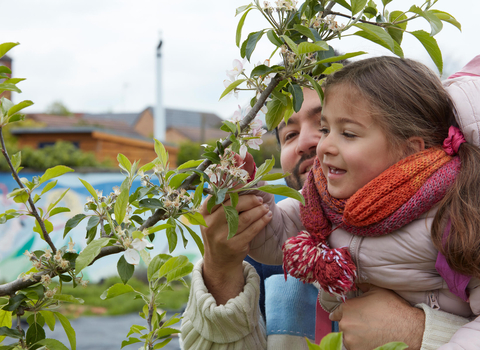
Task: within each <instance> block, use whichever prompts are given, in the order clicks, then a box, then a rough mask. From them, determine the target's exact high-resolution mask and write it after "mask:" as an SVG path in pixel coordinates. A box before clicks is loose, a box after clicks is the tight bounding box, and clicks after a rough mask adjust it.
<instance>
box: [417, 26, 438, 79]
mask: <svg viewBox="0 0 480 350" xmlns="http://www.w3.org/2000/svg"><path fill="white" fill-rule="evenodd" d="M410 34H412V35H413V36H414V37H415V38H417V39H418V40H419V41H420V43H422V45H423V47H424V48H425V50H427V52H428V54H429V55H430V57H431V59H432V61H433V63H435V65H436V66H437V68H438V71H439V72H440V74H442V72H443V59H442V52H441V51H440V48H439V47H438V44H437V41H436V40H435V38H434V37H432V36H430V34H428V33H427V32H426V31H424V30H416V31H414V32H411V33H410Z"/></svg>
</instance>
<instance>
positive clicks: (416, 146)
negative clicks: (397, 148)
mask: <svg viewBox="0 0 480 350" xmlns="http://www.w3.org/2000/svg"><path fill="white" fill-rule="evenodd" d="M407 142H408V146H409V148H410V149H412V150H414V151H415V153H417V152H420V151H423V150H425V141H424V140H423V138H421V137H420V136H412V137H410V138H409V139H408V140H407Z"/></svg>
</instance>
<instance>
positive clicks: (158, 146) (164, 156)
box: [155, 139, 168, 169]
mask: <svg viewBox="0 0 480 350" xmlns="http://www.w3.org/2000/svg"><path fill="white" fill-rule="evenodd" d="M155 153H156V154H157V156H158V159H159V160H160V163H161V164H162V166H163V168H164V169H166V168H167V162H168V152H167V150H166V149H165V146H164V145H163V144H162V143H161V142H160V141H158V140H157V139H155Z"/></svg>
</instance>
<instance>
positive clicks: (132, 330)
mask: <svg viewBox="0 0 480 350" xmlns="http://www.w3.org/2000/svg"><path fill="white" fill-rule="evenodd" d="M143 308H144V311H145V312H144V313H146V314H147V315H148V305H144V306H143ZM146 329H147V327H144V326H139V325H138V324H134V325H132V326H131V327H130V331H129V332H128V334H127V337H129V336H130V335H132V334H133V333H137V334H142V331H144V330H146Z"/></svg>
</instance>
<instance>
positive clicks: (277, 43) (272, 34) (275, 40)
mask: <svg viewBox="0 0 480 350" xmlns="http://www.w3.org/2000/svg"><path fill="white" fill-rule="evenodd" d="M267 38H268V40H270V42H271V43H272V44H273V45H275V46H276V47H280V46H282V45H283V41H281V40H280V38H279V37H278V36H277V34H276V33H275V32H274V31H273V29H270V30H269V31H268V32H267Z"/></svg>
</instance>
